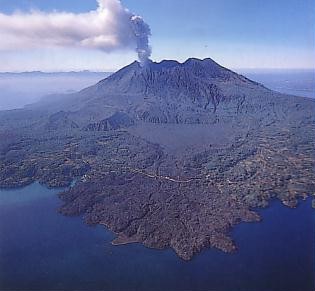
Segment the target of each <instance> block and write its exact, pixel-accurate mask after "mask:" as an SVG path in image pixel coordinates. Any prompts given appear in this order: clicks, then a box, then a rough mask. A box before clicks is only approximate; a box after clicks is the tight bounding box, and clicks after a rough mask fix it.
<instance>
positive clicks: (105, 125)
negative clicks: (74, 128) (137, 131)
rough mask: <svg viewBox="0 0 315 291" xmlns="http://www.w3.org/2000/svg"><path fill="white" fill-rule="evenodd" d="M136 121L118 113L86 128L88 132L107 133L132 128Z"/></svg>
mask: <svg viewBox="0 0 315 291" xmlns="http://www.w3.org/2000/svg"><path fill="white" fill-rule="evenodd" d="M133 124H134V121H133V120H132V119H131V118H130V117H129V116H128V115H127V114H125V113H123V112H116V113H115V114H114V115H112V116H110V117H108V118H106V119H104V120H101V121H100V122H96V123H91V124H89V125H88V126H86V127H85V130H87V131H107V130H116V129H120V128H126V127H129V126H132V125H133Z"/></svg>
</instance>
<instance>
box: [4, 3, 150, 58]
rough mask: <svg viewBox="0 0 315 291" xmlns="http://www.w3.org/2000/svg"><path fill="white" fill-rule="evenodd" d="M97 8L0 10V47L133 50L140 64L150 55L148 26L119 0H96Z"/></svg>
mask: <svg viewBox="0 0 315 291" xmlns="http://www.w3.org/2000/svg"><path fill="white" fill-rule="evenodd" d="M97 2H98V8H97V10H94V11H90V12H86V13H78V14H75V13H69V12H51V13H47V12H42V11H37V10H36V11H30V12H27V13H24V12H15V13H13V14H3V13H0V40H1V41H0V50H23V49H32V48H47V47H48V48H50V47H81V48H89V49H99V50H102V51H105V52H112V51H115V50H121V49H134V50H136V51H137V53H138V56H139V60H140V62H141V64H145V63H146V61H147V60H148V58H149V57H150V55H151V48H150V46H149V37H150V35H151V31H150V27H149V25H148V24H146V23H145V22H144V20H143V19H142V18H141V17H140V16H136V15H134V14H133V13H131V12H130V11H129V10H128V9H126V8H124V7H123V6H122V3H121V2H120V0H97Z"/></svg>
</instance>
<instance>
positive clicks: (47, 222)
mask: <svg viewBox="0 0 315 291" xmlns="http://www.w3.org/2000/svg"><path fill="white" fill-rule="evenodd" d="M57 193H58V190H51V189H47V188H45V187H43V186H41V185H39V184H37V183H35V184H33V185H30V186H28V187H26V188H23V189H18V190H10V191H0V235H1V236H0V290H92V291H93V290H108V291H124V290H131V291H133V290H139V291H142V290H143V291H151V290H152V291H162V290H163V291H183V290H187V291H194V290H196V291H206V290H208V291H212V290H215V291H221V290H233V291H236V290H239V291H255V290H257V291H267V290H268V291H314V290H315V287H314V281H315V276H314V233H315V232H314V224H315V211H314V210H313V209H312V208H311V203H310V201H306V202H301V203H300V205H299V207H298V208H297V209H295V210H292V209H288V208H286V207H284V206H282V205H281V204H280V203H279V202H273V203H272V205H271V207H269V208H267V209H264V210H260V213H261V215H262V217H263V222H261V223H249V224H246V223H244V224H241V225H239V226H237V227H236V228H235V229H234V231H233V233H232V235H233V238H234V239H235V241H236V243H237V245H238V246H239V251H238V252H237V253H236V254H233V255H228V254H224V253H222V252H220V251H217V250H205V251H203V252H202V253H201V254H199V255H197V256H196V257H195V258H194V259H193V260H192V261H191V262H184V261H182V260H180V259H179V258H178V257H177V256H176V255H175V253H174V252H173V251H171V250H164V251H158V250H151V249H147V248H145V247H143V246H141V245H140V244H133V245H126V246H119V247H117V246H116V247H114V246H112V245H111V244H110V241H111V240H112V239H113V237H114V236H113V234H112V233H111V232H109V231H107V230H106V229H105V228H103V227H89V226H86V225H85V224H84V223H83V222H82V219H81V218H80V217H74V218H69V217H64V216H62V215H60V214H58V213H57V212H56V210H57V208H58V206H60V201H59V199H58V198H57V195H56V194H57Z"/></svg>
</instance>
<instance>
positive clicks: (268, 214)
mask: <svg viewBox="0 0 315 291" xmlns="http://www.w3.org/2000/svg"><path fill="white" fill-rule="evenodd" d="M252 73H253V72H252ZM253 74H255V73H253ZM257 74H258V75H257ZM259 74H260V75H259ZM261 74H262V75H261ZM266 74H267V73H264V72H263V73H262V72H258V73H257V72H256V75H255V76H256V77H255V76H251V78H252V79H254V80H255V81H259V80H260V82H261V80H263V78H267V79H266V81H265V85H266V86H269V87H270V88H271V86H274V87H273V88H272V89H277V90H278V91H282V92H284V93H291V94H292V93H293V92H296V93H294V94H295V95H301V96H302V95H303V96H306V95H307V97H314V88H309V87H307V86H305V87H304V89H303V90H301V88H302V87H303V86H301V87H300V86H296V85H295V86H293V87H292V82H290V81H289V80H290V79H288V77H284V76H282V77H280V76H278V75H277V78H279V81H278V82H275V83H274V80H275V77H270V75H269V77H268V76H267V75H268V74H267V75H266ZM269 74H270V73H269ZM276 74H279V73H278V72H276ZM247 76H248V77H250V76H249V75H247ZM308 78H311V76H310V75H308ZM308 78H306V77H305V75H303V76H301V79H300V80H302V79H303V80H304V81H303V82H305V84H306V83H307V82H306V80H309V79H308ZM311 79H312V78H311ZM268 80H269V81H268ZM292 80H293V83H294V84H300V82H297V77H294V78H293V79H292ZM313 80H314V79H313ZM287 81H289V83H288V82H287ZM268 82H271V83H269V85H267V83H268ZM303 82H302V83H303ZM272 84H274V85H272ZM286 84H290V86H286ZM283 86H285V87H283ZM310 89H312V90H310ZM285 91H288V92H285ZM312 94H313V95H312ZM61 190H62V189H48V188H46V187H44V186H43V185H40V184H39V183H34V184H32V185H29V186H27V187H25V188H20V189H14V190H0V290H1V291H5V290H10V291H13V290H15V291H19V290H23V291H28V290H30V291H33V290H38V291H39V290H41V291H42V290H43V291H45V290H47V291H57V290H58V291H59V290H60V291H61V290H66V291H67V290H69V291H75V290H77V291H101V290H105V291H314V290H315V211H314V209H312V207H311V199H307V200H305V201H302V200H301V201H300V202H299V205H298V207H297V208H295V209H290V208H288V207H285V206H284V205H282V204H281V203H280V202H279V201H278V200H273V201H272V202H271V203H270V205H269V207H267V208H265V209H257V211H258V212H259V214H260V215H261V217H262V222H259V223H241V224H239V225H238V226H236V227H235V228H234V229H233V230H232V231H231V236H232V237H233V239H234V241H235V242H236V244H237V246H238V251H237V252H235V253H233V254H225V253H223V252H221V251H219V250H216V249H205V250H203V251H202V252H201V253H199V254H197V255H196V256H195V257H194V258H193V259H192V260H191V261H189V262H186V261H183V260H181V259H180V258H179V257H178V256H177V255H176V254H175V253H174V251H173V250H171V249H166V250H154V249H148V248H146V247H144V246H143V245H141V244H129V245H122V246H113V245H112V244H111V241H112V240H113V238H114V237H115V236H114V234H113V233H112V232H111V231H109V230H108V229H106V228H105V227H103V226H96V227H91V226H87V225H86V224H84V222H83V219H82V217H65V216H62V215H61V214H59V213H58V211H57V210H58V208H59V207H60V206H61V203H62V202H61V201H60V200H59V198H58V195H57V194H58V192H60V191H61Z"/></svg>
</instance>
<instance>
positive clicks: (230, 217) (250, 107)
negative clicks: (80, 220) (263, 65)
mask: <svg viewBox="0 0 315 291" xmlns="http://www.w3.org/2000/svg"><path fill="white" fill-rule="evenodd" d="M314 136H315V102H314V100H312V99H308V98H303V97H298V96H289V95H285V94H281V93H278V92H275V91H272V90H270V89H268V88H266V87H264V86H263V85H261V84H259V83H256V82H254V81H251V80H249V79H247V78H245V77H244V76H241V75H239V74H237V73H235V72H232V71H231V70H228V69H226V68H224V67H222V66H220V65H219V64H217V63H216V62H214V61H213V60H212V59H209V58H208V59H204V60H199V59H195V58H191V59H188V60H187V61H185V62H184V63H179V62H177V61H172V60H165V61H162V62H160V63H155V62H152V61H150V62H148V63H147V64H146V66H145V67H142V66H141V65H140V64H139V63H138V62H134V63H132V64H130V65H128V66H126V67H124V68H122V69H121V70H119V71H118V72H116V73H114V74H112V75H111V76H109V77H108V78H106V79H104V80H102V81H100V82H99V83H97V84H95V85H94V86H91V87H89V88H86V89H84V90H82V91H80V92H77V93H73V94H68V95H54V96H49V97H47V98H44V99H42V100H41V101H40V102H38V103H36V104H32V105H29V106H27V107H25V108H24V109H20V110H13V111H2V112H0V137H1V139H0V187H3V188H8V187H21V186H25V185H28V184H30V183H33V182H35V181H39V182H40V183H42V184H45V185H47V186H49V187H67V188H66V189H65V190H64V191H63V192H61V193H60V194H59V196H60V198H61V199H62V201H63V202H64V204H63V206H62V207H61V208H60V209H59V211H60V212H61V213H62V214H64V215H69V216H73V215H83V217H84V220H85V221H86V223H88V224H91V225H95V224H101V225H104V226H106V227H107V228H108V229H110V230H111V231H113V232H114V233H116V239H115V240H114V241H113V243H114V244H116V245H119V244H126V243H134V242H138V243H142V244H144V245H145V246H147V247H151V248H158V249H164V248H172V249H174V250H175V252H176V253H177V254H178V256H179V257H181V258H182V259H185V260H189V259H191V258H192V257H193V255H194V254H196V253H198V252H200V251H201V250H202V249H203V248H206V247H214V248H218V249H220V250H222V251H224V252H233V251H235V250H236V249H237V246H236V245H235V243H234V242H233V240H232V239H231V238H230V236H229V234H230V231H231V229H232V228H233V226H235V225H237V224H238V223H241V222H254V221H259V220H260V217H259V215H258V214H257V213H256V212H255V211H253V209H254V208H256V207H266V206H267V205H268V203H269V201H270V200H271V199H274V198H277V199H280V200H281V201H282V202H283V204H284V205H286V206H288V207H295V206H296V205H297V203H298V199H299V198H300V197H303V198H305V197H308V196H311V195H315V182H314V181H315V173H314V171H313V169H314V167H315V156H314V146H315V142H314ZM73 181H76V182H75V184H74V185H73ZM70 185H72V186H71V187H70Z"/></svg>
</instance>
